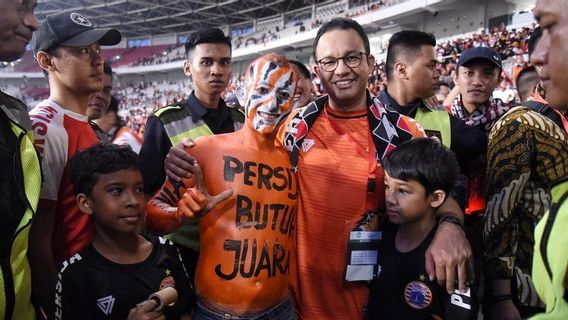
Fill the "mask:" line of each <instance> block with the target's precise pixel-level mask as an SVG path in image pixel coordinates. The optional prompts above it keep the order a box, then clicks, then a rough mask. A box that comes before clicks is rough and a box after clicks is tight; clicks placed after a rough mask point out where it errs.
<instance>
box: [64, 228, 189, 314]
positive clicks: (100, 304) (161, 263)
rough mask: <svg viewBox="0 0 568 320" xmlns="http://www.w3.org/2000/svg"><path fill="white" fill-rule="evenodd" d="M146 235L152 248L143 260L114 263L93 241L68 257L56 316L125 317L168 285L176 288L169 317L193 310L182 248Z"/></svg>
mask: <svg viewBox="0 0 568 320" xmlns="http://www.w3.org/2000/svg"><path fill="white" fill-rule="evenodd" d="M145 237H146V238H147V239H148V240H149V241H150V242H152V245H153V249H152V252H151V253H150V256H149V257H148V258H147V259H146V260H145V261H143V262H141V263H137V264H129V265H124V264H117V263H114V262H112V261H110V260H108V259H106V258H105V257H103V256H102V255H101V254H100V253H98V252H97V251H96V250H95V248H94V247H93V245H92V244H90V245H89V246H87V247H86V248H85V249H84V250H82V251H81V252H80V253H78V254H76V255H74V256H72V257H71V258H69V259H68V260H67V261H65V263H64V267H63V268H62V269H61V272H60V273H59V279H58V283H57V287H56V297H55V304H56V315H55V318H56V319H121V320H124V319H126V318H127V316H128V312H129V311H130V309H132V308H134V307H136V304H138V303H140V302H143V301H145V300H146V299H148V296H150V295H151V294H152V293H154V292H157V291H159V290H160V289H163V288H165V287H174V288H175V289H176V290H177V293H178V300H177V302H176V303H175V304H174V305H173V306H168V307H167V308H166V311H165V315H166V318H167V319H179V318H180V316H181V315H185V314H190V311H191V310H190V308H191V307H190V306H191V302H192V301H194V299H195V297H194V294H193V290H192V288H191V285H190V282H189V277H188V276H187V272H186V270H185V269H184V267H183V262H182V260H181V257H180V255H179V252H178V251H177V249H176V248H175V246H174V245H173V244H172V242H171V241H169V240H166V239H164V238H161V237H154V236H145ZM65 266H66V267H65Z"/></svg>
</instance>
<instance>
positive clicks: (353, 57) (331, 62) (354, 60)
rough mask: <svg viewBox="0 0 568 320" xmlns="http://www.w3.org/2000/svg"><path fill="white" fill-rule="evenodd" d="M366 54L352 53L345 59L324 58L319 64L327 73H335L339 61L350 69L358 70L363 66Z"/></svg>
mask: <svg viewBox="0 0 568 320" xmlns="http://www.w3.org/2000/svg"><path fill="white" fill-rule="evenodd" d="M365 54H366V53H365V52H356V53H351V54H349V55H347V56H345V57H339V58H333V57H329V58H323V59H320V60H319V61H318V64H319V66H320V68H321V69H322V70H323V71H326V72H333V71H335V69H337V66H338V65H339V60H343V63H345V65H347V66H348V67H349V68H357V67H358V66H360V65H361V61H363V55H365Z"/></svg>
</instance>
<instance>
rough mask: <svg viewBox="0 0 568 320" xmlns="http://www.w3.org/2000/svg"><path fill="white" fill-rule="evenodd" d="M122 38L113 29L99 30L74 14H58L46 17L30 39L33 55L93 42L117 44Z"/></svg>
mask: <svg viewBox="0 0 568 320" xmlns="http://www.w3.org/2000/svg"><path fill="white" fill-rule="evenodd" d="M121 38H122V36H121V35H120V32H119V31H118V30H116V29H113V28H106V29H99V28H95V26H94V25H93V24H92V23H91V21H89V20H87V19H86V18H85V17H83V16H82V15H80V14H78V13H76V12H60V13H56V14H52V15H49V16H47V17H46V19H45V21H43V22H42V23H41V25H40V26H39V29H37V30H36V31H35V32H34V34H33V37H32V48H33V50H34V54H35V53H38V52H39V51H46V50H49V49H53V48H56V47H60V46H66V47H82V46H88V45H91V44H93V43H95V42H98V43H100V44H101V45H103V46H112V45H115V44H118V43H119V42H120V40H121Z"/></svg>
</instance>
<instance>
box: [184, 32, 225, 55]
mask: <svg viewBox="0 0 568 320" xmlns="http://www.w3.org/2000/svg"><path fill="white" fill-rule="evenodd" d="M201 43H220V44H226V45H228V46H229V49H231V50H232V47H231V38H230V37H228V36H225V34H224V33H223V30H221V29H219V28H204V29H199V30H197V31H195V32H194V33H192V34H190V35H189V36H188V37H187V41H186V42H185V56H186V57H189V55H190V54H191V51H193V49H195V47H196V46H197V45H198V44H201Z"/></svg>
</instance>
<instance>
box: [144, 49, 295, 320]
mask: <svg viewBox="0 0 568 320" xmlns="http://www.w3.org/2000/svg"><path fill="white" fill-rule="evenodd" d="M295 79H296V78H295V75H294V73H293V71H292V69H291V67H290V65H289V64H288V61H287V60H286V59H285V58H284V57H283V56H280V55H278V54H275V53H270V54H267V55H264V56H262V57H260V58H259V59H257V60H255V61H253V62H252V63H251V65H250V66H249V68H248V70H247V80H246V89H245V90H246V92H245V93H244V104H243V105H244V106H245V114H246V116H247V118H246V121H245V126H244V127H243V128H242V129H241V130H239V131H237V132H234V133H229V134H222V135H215V136H204V137H201V138H199V139H197V140H196V144H195V146H194V147H191V148H186V151H187V152H188V153H190V154H191V155H192V156H193V157H195V159H196V161H197V162H196V163H195V171H196V172H195V175H194V176H193V177H192V178H190V179H183V180H182V181H181V183H176V182H172V181H170V180H169V179H167V180H166V182H165V184H164V185H163V187H162V189H161V190H160V191H159V192H158V193H157V194H156V195H155V196H154V197H153V198H152V200H150V201H149V202H148V206H147V225H148V228H149V229H150V230H151V231H154V232H158V233H163V234H167V233H170V232H173V231H174V230H175V229H177V228H179V227H180V226H181V225H183V224H184V223H185V222H189V221H192V220H194V219H200V221H199V229H200V230H199V233H200V243H201V254H200V257H199V260H198V263H197V270H196V273H195V274H196V278H195V286H196V290H197V295H198V297H199V298H198V299H199V300H198V302H197V306H196V310H195V314H194V319H221V318H223V319H225V318H227V317H233V316H236V317H239V319H241V318H243V319H247V318H249V317H254V318H255V319H256V318H258V317H261V318H263V319H264V317H270V318H274V317H276V318H278V319H295V318H296V315H295V311H294V309H293V307H292V304H291V301H290V297H289V292H288V278H289V274H290V268H291V262H290V257H291V251H292V250H294V249H293V245H294V238H293V235H294V228H295V224H294V223H295V215H296V204H297V197H298V182H297V179H296V174H295V173H294V172H293V171H292V168H291V165H290V161H289V157H288V154H287V152H286V151H285V150H284V149H283V148H282V147H281V145H279V144H278V142H277V140H276V133H277V129H278V126H279V125H280V124H281V123H282V122H283V121H284V120H285V119H286V117H287V115H288V113H289V112H290V111H291V110H292V106H293V99H294V88H295V85H296V80H295ZM210 194H217V196H211V195H210Z"/></svg>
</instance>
